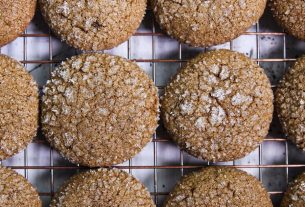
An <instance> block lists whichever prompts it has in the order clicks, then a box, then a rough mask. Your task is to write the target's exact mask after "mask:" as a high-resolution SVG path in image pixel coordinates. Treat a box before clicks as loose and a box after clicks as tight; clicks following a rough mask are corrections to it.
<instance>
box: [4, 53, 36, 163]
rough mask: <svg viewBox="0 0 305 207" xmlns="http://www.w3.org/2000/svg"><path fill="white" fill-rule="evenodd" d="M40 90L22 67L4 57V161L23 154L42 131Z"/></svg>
mask: <svg viewBox="0 0 305 207" xmlns="http://www.w3.org/2000/svg"><path fill="white" fill-rule="evenodd" d="M38 103H39V98H38V88H37V85H36V83H35V82H34V81H33V79H32V77H31V75H30V74H29V73H28V72H27V71H26V70H25V68H24V67H23V66H22V65H21V63H19V62H17V61H16V60H13V59H12V58H10V57H7V56H5V55H0V160H4V159H6V158H8V157H11V156H13V155H15V154H16V153H18V152H20V151H21V150H23V149H24V148H26V146H27V145H28V144H29V143H30V142H31V140H32V139H33V137H34V136H35V135H36V130H37V128H38Z"/></svg>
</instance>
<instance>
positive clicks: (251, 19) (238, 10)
mask: <svg viewBox="0 0 305 207" xmlns="http://www.w3.org/2000/svg"><path fill="white" fill-rule="evenodd" d="M151 1H152V5H154V6H153V9H154V12H155V16H156V19H157V21H158V22H159V24H160V26H161V28H163V29H164V30H165V31H166V32H167V34H168V35H170V36H173V37H174V38H176V39H178V40H179V41H180V42H182V43H187V44H190V45H192V46H201V47H204V46H212V45H216V44H221V43H225V42H227V41H230V40H232V39H234V38H236V37H238V36H239V35H241V34H242V33H243V32H245V31H246V30H247V29H248V28H250V27H251V26H252V25H253V24H254V23H255V22H257V21H258V19H259V18H260V17H261V15H262V14H263V12H264V10H265V6H266V0H230V1H219V0H209V1H202V0H151Z"/></svg>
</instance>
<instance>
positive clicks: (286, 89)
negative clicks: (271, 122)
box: [275, 57, 305, 150]
mask: <svg viewBox="0 0 305 207" xmlns="http://www.w3.org/2000/svg"><path fill="white" fill-rule="evenodd" d="M275 104H276V110H277V113H278V116H279V119H280V122H281V125H282V127H283V130H284V132H285V134H286V135H287V136H288V139H290V140H291V141H292V142H293V143H295V144H296V145H297V146H298V147H299V148H301V149H303V150H305V57H302V58H299V59H298V60H297V62H296V63H295V64H294V66H292V68H290V70H289V71H288V72H287V74H286V75H285V76H284V78H283V80H281V81H280V83H279V84H278V87H277V90H276V95H275Z"/></svg>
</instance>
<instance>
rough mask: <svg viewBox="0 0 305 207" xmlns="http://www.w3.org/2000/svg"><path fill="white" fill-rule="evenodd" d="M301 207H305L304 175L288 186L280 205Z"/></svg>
mask: <svg viewBox="0 0 305 207" xmlns="http://www.w3.org/2000/svg"><path fill="white" fill-rule="evenodd" d="M303 206H305V173H303V174H301V175H299V176H298V177H297V178H296V179H295V180H294V181H293V182H291V183H290V184H289V186H288V189H287V191H286V193H285V194H284V197H283V200H282V203H281V207H303Z"/></svg>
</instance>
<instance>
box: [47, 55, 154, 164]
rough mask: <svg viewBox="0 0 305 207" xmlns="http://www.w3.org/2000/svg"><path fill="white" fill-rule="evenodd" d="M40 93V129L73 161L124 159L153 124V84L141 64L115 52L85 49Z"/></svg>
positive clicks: (136, 148) (146, 139) (151, 130)
mask: <svg viewBox="0 0 305 207" xmlns="http://www.w3.org/2000/svg"><path fill="white" fill-rule="evenodd" d="M44 93H45V95H44V97H43V105H42V128H43V131H44V134H45V135H46V137H47V139H48V140H49V141H50V143H51V144H52V145H53V146H54V147H55V148H56V149H57V150H59V152H61V154H62V155H63V156H64V157H66V158H68V159H69V160H70V161H72V162H74V163H78V164H81V165H86V166H90V167H93V166H105V165H107V166H109V165H113V164H118V163H122V162H123V161H126V160H128V159H130V158H132V157H133V156H134V155H135V154H137V153H138V152H139V151H140V150H141V149H142V148H143V147H144V146H145V145H146V144H147V143H148V142H149V141H150V140H151V138H152V135H153V133H154V132H155V129H156V127H157V122H158V107H159V104H158V95H157V88H156V87H155V86H154V84H153V81H152V80H151V79H150V78H149V77H148V76H147V75H146V74H145V72H144V71H143V70H142V69H141V68H140V67H139V66H137V65H136V64H135V63H133V62H130V61H128V60H126V59H123V58H120V57H117V56H111V55H106V54H83V55H79V56H74V57H72V58H71V59H69V60H67V61H64V62H63V63H62V64H61V65H60V66H59V67H58V68H57V69H56V70H55V71H54V72H53V73H52V77H51V80H50V81H48V83H47V84H46V86H45V89H44Z"/></svg>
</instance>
